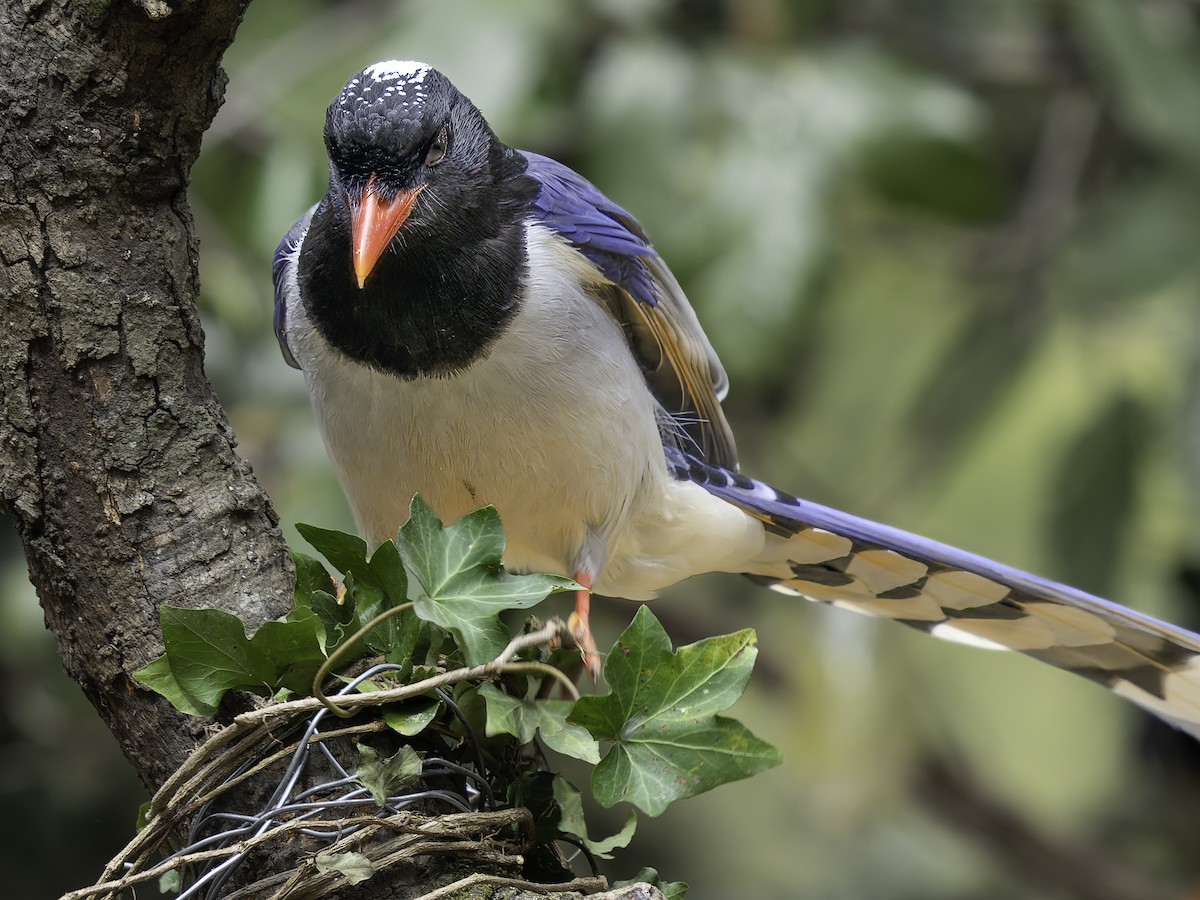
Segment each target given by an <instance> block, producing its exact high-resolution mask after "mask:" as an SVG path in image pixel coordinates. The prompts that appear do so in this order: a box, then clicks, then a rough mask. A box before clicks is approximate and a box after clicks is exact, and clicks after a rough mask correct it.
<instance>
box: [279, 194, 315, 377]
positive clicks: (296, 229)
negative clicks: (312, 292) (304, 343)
mask: <svg viewBox="0 0 1200 900" xmlns="http://www.w3.org/2000/svg"><path fill="white" fill-rule="evenodd" d="M314 209H316V207H315V206H314V207H312V208H311V209H309V211H308V212H306V213H305V214H304V215H303V216H301V217H300V219H299V221H297V222H296V224H295V225H293V226H292V227H291V228H289V229H288V233H287V234H285V235H284V236H283V240H281V241H280V242H279V246H278V247H276V248H275V258H274V260H273V261H272V262H271V281H272V282H273V283H274V285H275V339H276V340H277V341H279V351H280V352H281V353H282V354H283V359H284V361H285V362H286V363H287V364H288V365H289V366H291V367H292V368H293V369H299V368H300V363H298V362H296V357H295V355H293V353H292V348H291V347H289V346H288V342H287V299H288V298H287V294H288V291H289V290H293V289H298V288H295V287H294V286H295V284H296V256H297V254H299V252H300V245H301V243H303V242H304V235H305V234H306V233H307V232H308V223H309V221H310V220H311V219H312V214H313V210H314Z"/></svg>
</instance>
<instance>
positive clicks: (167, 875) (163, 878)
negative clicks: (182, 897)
mask: <svg viewBox="0 0 1200 900" xmlns="http://www.w3.org/2000/svg"><path fill="white" fill-rule="evenodd" d="M182 883H183V882H182V878H181V877H180V875H179V870H178V869H172V870H171V871H170V872H163V873H162V874H161V875H159V876H158V892H159V893H160V894H178V893H179V888H180V887H181V886H182Z"/></svg>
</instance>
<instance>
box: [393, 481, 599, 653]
mask: <svg viewBox="0 0 1200 900" xmlns="http://www.w3.org/2000/svg"><path fill="white" fill-rule="evenodd" d="M397 542H398V544H399V548H400V555H401V556H402V557H403V559H404V562H405V564H406V565H407V566H408V569H409V572H410V574H411V575H412V576H413V578H415V579H416V581H417V586H415V587H413V588H412V589H411V590H412V598H413V601H414V606H415V609H416V612H417V615H418V616H420V617H421V618H422V619H425V620H426V621H429V622H433V623H434V624H435V625H439V626H440V627H442V628H445V629H446V630H448V631H450V632H451V633H452V634H453V635H454V637H455V638H456V639H457V640H458V643H459V646H460V647H461V648H462V650H463V654H464V656H465V657H466V661H467V664H468V665H472V666H474V665H480V664H481V663H485V662H487V661H488V660H491V659H494V658H495V657H496V656H498V655H499V653H500V652H501V651H502V650H503V649H504V648H505V646H507V644H508V641H509V634H508V629H507V628H505V626H504V623H502V622H501V621H500V618H499V613H501V612H503V611H504V610H506V609H525V608H527V607H530V606H533V605H534V604H536V603H540V602H541V601H542V600H543V599H545V597H546V595H547V594H549V593H550V592H551V591H554V590H567V589H570V588H573V587H577V585H576V584H575V582H573V581H571V580H570V579H569V578H560V577H558V576H554V575H511V574H509V573H508V572H505V571H504V567H503V565H502V562H501V560H502V557H503V555H504V532H503V530H502V528H501V526H500V517H499V515H498V514H497V513H496V510H495V508H494V507H491V506H487V507H484V508H483V509H480V510H476V511H475V512H473V513H470V514H469V515H466V516H464V517H463V518H462V519H460V520H459V521H457V522H455V523H454V524H453V525H450V526H447V527H445V528H443V527H442V522H441V520H440V519H438V517H437V516H436V515H435V514H434V512H433V510H432V509H430V508H429V506H427V505H426V504H425V502H424V501H423V500H422V499H421V498H420V496H416V497H413V501H412V506H411V509H410V512H409V519H408V521H407V522H406V523H405V524H404V527H403V528H401V529H400V534H399V535H398V537H397Z"/></svg>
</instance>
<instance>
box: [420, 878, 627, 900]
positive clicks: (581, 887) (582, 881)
mask: <svg viewBox="0 0 1200 900" xmlns="http://www.w3.org/2000/svg"><path fill="white" fill-rule="evenodd" d="M477 884H490V885H494V886H496V887H512V888H517V889H518V890H523V891H539V892H545V891H555V892H562V893H567V892H569V891H577V892H579V893H581V894H590V893H593V892H595V891H602V890H604V889H605V888H607V887H608V880H607V879H605V878H600V877H597V878H574V879H572V880H571V881H563V882H561V883H559V884H539V883H538V882H536V881H522V880H521V879H520V878H503V877H501V876H499V875H485V874H483V873H482V872H476V873H475V874H473V875H468V876H467V877H466V878H460V879H459V880H458V881H455V882H453V883H452V884H448V885H446V886H445V887H440V888H438V889H437V890H436V891H430V892H429V893H428V894H422V895H421V896H420V897H417V898H416V900H441V898H444V897H451V896H453V895H454V894H456V893H458V892H459V891H462V890H465V889H466V888H469V887H474V886H475V885H477Z"/></svg>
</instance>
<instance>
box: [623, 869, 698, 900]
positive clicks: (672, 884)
mask: <svg viewBox="0 0 1200 900" xmlns="http://www.w3.org/2000/svg"><path fill="white" fill-rule="evenodd" d="M631 884H648V885H650V886H651V887H656V888H658V889H659V890H660V891H662V893H663V896H664V897H666V898H667V900H683V898H684V897H685V896H687V889H688V886H687V883H686V882H683V881H663V880H662V877H661V876H660V875H659V874H658V870H657V869H651V868H649V867H647V868H645V869H642V871H640V872H638V873H637V874H636V875H634V876H633V877H632V878H629V879H623V880H621V881H614V882H613V883H612V886H613V887H614V888H622V887H629V885H631Z"/></svg>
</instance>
